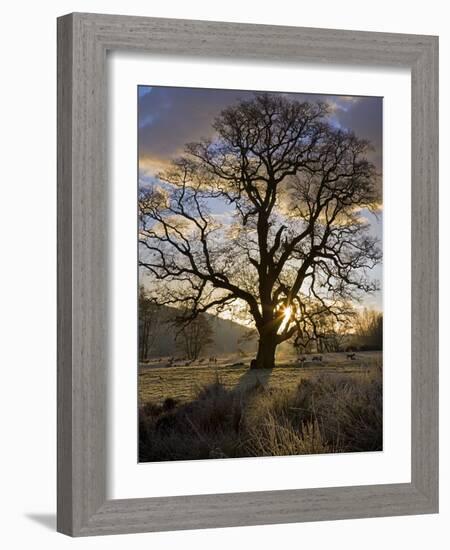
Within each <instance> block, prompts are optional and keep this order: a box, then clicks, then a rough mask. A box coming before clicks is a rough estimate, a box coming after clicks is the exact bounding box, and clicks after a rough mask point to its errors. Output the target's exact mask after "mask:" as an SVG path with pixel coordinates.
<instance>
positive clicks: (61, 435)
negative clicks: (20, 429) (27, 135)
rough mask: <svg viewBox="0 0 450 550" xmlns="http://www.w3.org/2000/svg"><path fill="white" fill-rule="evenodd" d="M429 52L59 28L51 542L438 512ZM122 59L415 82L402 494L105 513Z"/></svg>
mask: <svg viewBox="0 0 450 550" xmlns="http://www.w3.org/2000/svg"><path fill="white" fill-rule="evenodd" d="M437 47H438V40H437V38H436V37H432V36H417V35H401V34H387V33H368V32H354V31H342V30H329V29H305V28H297V27H275V26H268V25H246V24H236V23H232V24H231V23H216V22H204V21H183V20H176V19H151V18H141V17H123V16H114V15H94V14H71V15H67V16H64V17H62V18H60V19H59V20H58V315H59V321H58V530H59V531H60V532H63V533H66V534H69V535H74V536H83V535H99V534H109V533H130V532H139V531H161V530H176V529H194V528H206V527H228V526H235V525H260V524H267V523H288V522H298V521H318V520H330V519H345V518H359V517H370V516H387V515H403V514H423V513H433V512H437V509H438V401H437V400H438V357H437V350H438V342H437V335H438V285H437V280H438V255H437V251H438V209H437V200H438V192H437V185H438V102H437V100H438V77H437V74H438V68H437V67H438V52H437ZM124 49H132V50H136V51H138V52H147V53H149V54H153V55H155V54H158V55H161V54H163V55H166V54H167V55H177V56H182V57H183V56H190V57H192V56H202V57H205V56H213V57H227V58H232V59H236V60H237V61H238V60H239V59H243V58H246V59H254V60H255V63H257V62H258V61H274V62H277V63H298V62H312V63H328V64H364V65H369V66H377V65H383V66H394V67H395V66H402V67H409V68H410V69H411V75H412V243H411V246H412V402H411V403H412V481H411V483H407V484H393V485H374V486H361V487H339V488H327V489H301V490H289V491H263V492H253V493H232V494H224V495H195V496H183V497H164V498H149V499H130V500H111V501H108V500H107V498H106V494H107V492H106V488H107V487H106V482H107V456H106V434H107V417H106V410H107V407H106V405H107V403H106V399H107V392H106V384H107V376H106V374H107V370H108V368H107V367H108V356H107V350H108V323H109V321H108V319H109V316H108V303H107V296H108V273H107V264H108V249H109V246H110V243H109V242H108V231H107V228H108V210H109V208H108V205H109V200H108V197H109V190H108V181H107V174H106V165H107V162H106V105H107V101H106V91H107V81H106V53H107V51H108V50H124ZM386 238H389V236H387V237H386Z"/></svg>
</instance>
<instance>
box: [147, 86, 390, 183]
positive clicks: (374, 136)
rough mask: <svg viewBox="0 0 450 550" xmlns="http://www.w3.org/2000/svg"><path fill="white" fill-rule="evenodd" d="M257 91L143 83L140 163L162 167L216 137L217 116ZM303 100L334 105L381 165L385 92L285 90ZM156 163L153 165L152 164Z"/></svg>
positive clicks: (334, 118) (334, 119)
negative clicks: (194, 145)
mask: <svg viewBox="0 0 450 550" xmlns="http://www.w3.org/2000/svg"><path fill="white" fill-rule="evenodd" d="M253 94H254V92H252V91H240V90H214V89H203V88H175V87H161V86H153V87H152V86H140V87H139V163H140V167H141V168H143V167H144V166H147V168H148V169H151V170H156V171H159V170H160V169H162V168H164V165H167V162H168V161H169V160H170V159H171V158H173V157H175V156H178V155H180V154H181V153H182V152H183V149H184V146H185V144H186V143H188V142H190V141H197V140H199V139H201V138H202V137H211V136H212V135H213V132H214V130H213V129H212V126H211V125H212V122H213V120H214V118H215V117H216V116H217V115H218V114H219V113H220V112H221V111H222V110H223V109H224V108H225V107H227V106H229V105H231V104H233V103H236V102H237V101H238V100H240V99H250V98H251V97H252V96H253ZM283 95H285V96H286V97H292V98H295V99H297V100H299V101H311V102H312V101H322V102H326V103H328V104H329V105H330V121H331V123H333V124H334V125H335V126H336V127H339V128H346V129H351V130H353V131H354V132H355V134H356V135H357V136H358V137H361V138H364V139H368V140H369V141H370V142H371V143H372V145H373V147H374V151H372V152H371V153H370V160H371V161H372V162H374V164H375V165H376V167H377V170H378V171H380V172H381V169H382V98H380V97H362V96H334V95H324V94H291V93H285V94H283ZM150 167H151V168H150ZM154 173H155V172H154Z"/></svg>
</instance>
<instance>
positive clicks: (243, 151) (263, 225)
mask: <svg viewBox="0 0 450 550" xmlns="http://www.w3.org/2000/svg"><path fill="white" fill-rule="evenodd" d="M213 129H214V131H215V133H214V136H213V137H212V138H211V139H204V140H202V141H200V142H196V143H190V144H188V145H187V146H186V148H185V154H183V155H182V156H181V157H179V158H177V159H175V160H173V162H172V163H171V166H170V167H169V168H168V169H167V170H165V171H164V172H163V173H161V174H159V175H158V180H159V182H158V183H157V184H154V185H151V186H150V187H144V188H142V189H141V190H140V195H139V214H140V236H139V242H140V265H141V267H142V268H143V269H145V270H147V271H148V273H149V274H150V279H151V281H152V283H151V289H150V291H151V292H152V294H153V298H154V300H155V301H157V302H158V303H160V304H165V305H172V306H175V307H177V308H179V309H180V315H181V316H182V319H181V320H182V321H183V322H185V323H189V322H190V321H191V320H192V319H195V318H196V317H197V316H198V315H200V314H202V313H205V312H213V313H220V312H221V311H223V310H224V309H227V308H233V307H234V309H235V310H236V309H238V310H240V311H241V312H245V313H244V314H245V315H246V316H247V317H248V318H251V319H252V321H253V323H254V326H255V328H256V330H257V332H258V335H259V344H258V352H257V357H256V361H255V365H256V366H257V367H259V368H272V367H273V366H274V360H275V351H276V348H277V346H278V345H279V344H280V343H282V342H284V341H286V340H288V339H290V338H292V337H294V336H295V337H303V336H304V335H305V334H308V333H312V334H313V333H314V331H315V329H316V326H315V320H316V319H319V318H323V312H324V310H325V311H326V312H327V313H329V314H331V315H332V316H334V318H335V319H336V321H337V322H340V321H342V322H344V320H345V318H346V316H348V314H349V312H350V310H351V307H350V303H351V301H353V300H355V299H357V298H358V297H359V296H361V294H362V293H366V292H371V291H374V290H376V289H377V284H376V283H375V282H374V281H373V280H371V279H370V278H369V277H368V276H367V275H368V273H367V270H370V269H372V268H373V267H374V266H375V265H376V264H377V263H378V262H379V261H380V259H381V253H380V250H379V248H378V244H377V240H376V238H374V237H372V236H371V235H370V231H369V223H368V222H367V220H366V219H364V218H363V217H362V216H361V210H363V209H374V207H375V205H376V204H377V201H378V200H379V183H378V178H379V177H378V175H377V173H376V170H375V167H374V165H373V164H372V163H371V162H369V160H368V159H367V153H368V151H369V148H370V144H369V143H368V142H367V141H365V140H362V139H359V138H358V137H357V136H355V135H354V133H353V132H351V131H348V130H343V129H339V128H336V127H335V126H333V125H332V124H331V123H330V120H329V107H328V105H327V104H325V103H309V102H299V101H296V100H291V99H289V98H288V97H287V96H285V95H281V94H257V95H255V96H254V98H253V99H251V100H250V101H242V102H240V103H237V104H236V105H233V106H230V107H228V108H226V109H224V110H223V111H222V113H221V114H220V115H219V116H218V117H217V118H216V120H215V121H214V123H213ZM182 312H184V313H182Z"/></svg>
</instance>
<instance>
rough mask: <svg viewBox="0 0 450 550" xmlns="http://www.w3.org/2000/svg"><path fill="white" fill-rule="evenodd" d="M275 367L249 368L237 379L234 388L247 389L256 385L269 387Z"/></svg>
mask: <svg viewBox="0 0 450 550" xmlns="http://www.w3.org/2000/svg"><path fill="white" fill-rule="evenodd" d="M272 371H273V369H247V370H246V371H245V372H244V374H243V375H242V376H241V377H240V378H239V380H238V381H237V383H236V385H235V387H234V389H236V390H239V391H243V390H244V391H245V390H247V389H250V388H252V387H254V386H263V387H264V388H267V386H268V384H269V380H270V377H271V376H272Z"/></svg>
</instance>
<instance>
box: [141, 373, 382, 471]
mask: <svg viewBox="0 0 450 550" xmlns="http://www.w3.org/2000/svg"><path fill="white" fill-rule="evenodd" d="M381 449H382V381H381V369H378V368H377V369H373V370H372V371H371V373H370V374H358V375H354V374H333V373H328V374H322V375H317V376H314V377H309V378H305V379H302V380H301V382H300V383H299V384H298V385H297V387H295V388H293V389H288V388H280V389H277V388H268V387H266V386H265V385H264V384H261V383H260V382H256V383H254V384H253V385H251V386H249V385H243V386H241V387H235V388H227V387H225V386H224V384H223V383H222V382H221V380H220V378H219V377H218V376H216V378H215V380H214V381H213V382H211V383H210V384H207V385H204V386H202V387H200V388H198V389H197V393H196V396H195V398H194V399H193V400H191V401H189V402H186V403H178V402H177V401H176V400H174V399H170V400H167V399H166V401H164V402H163V403H162V405H156V404H153V403H147V404H145V405H144V406H142V407H141V408H140V410H139V457H140V461H143V462H146V461H163V460H195V459H207V458H231V457H244V456H283V455H298V454H321V453H337V452H362V451H378V450H381Z"/></svg>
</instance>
